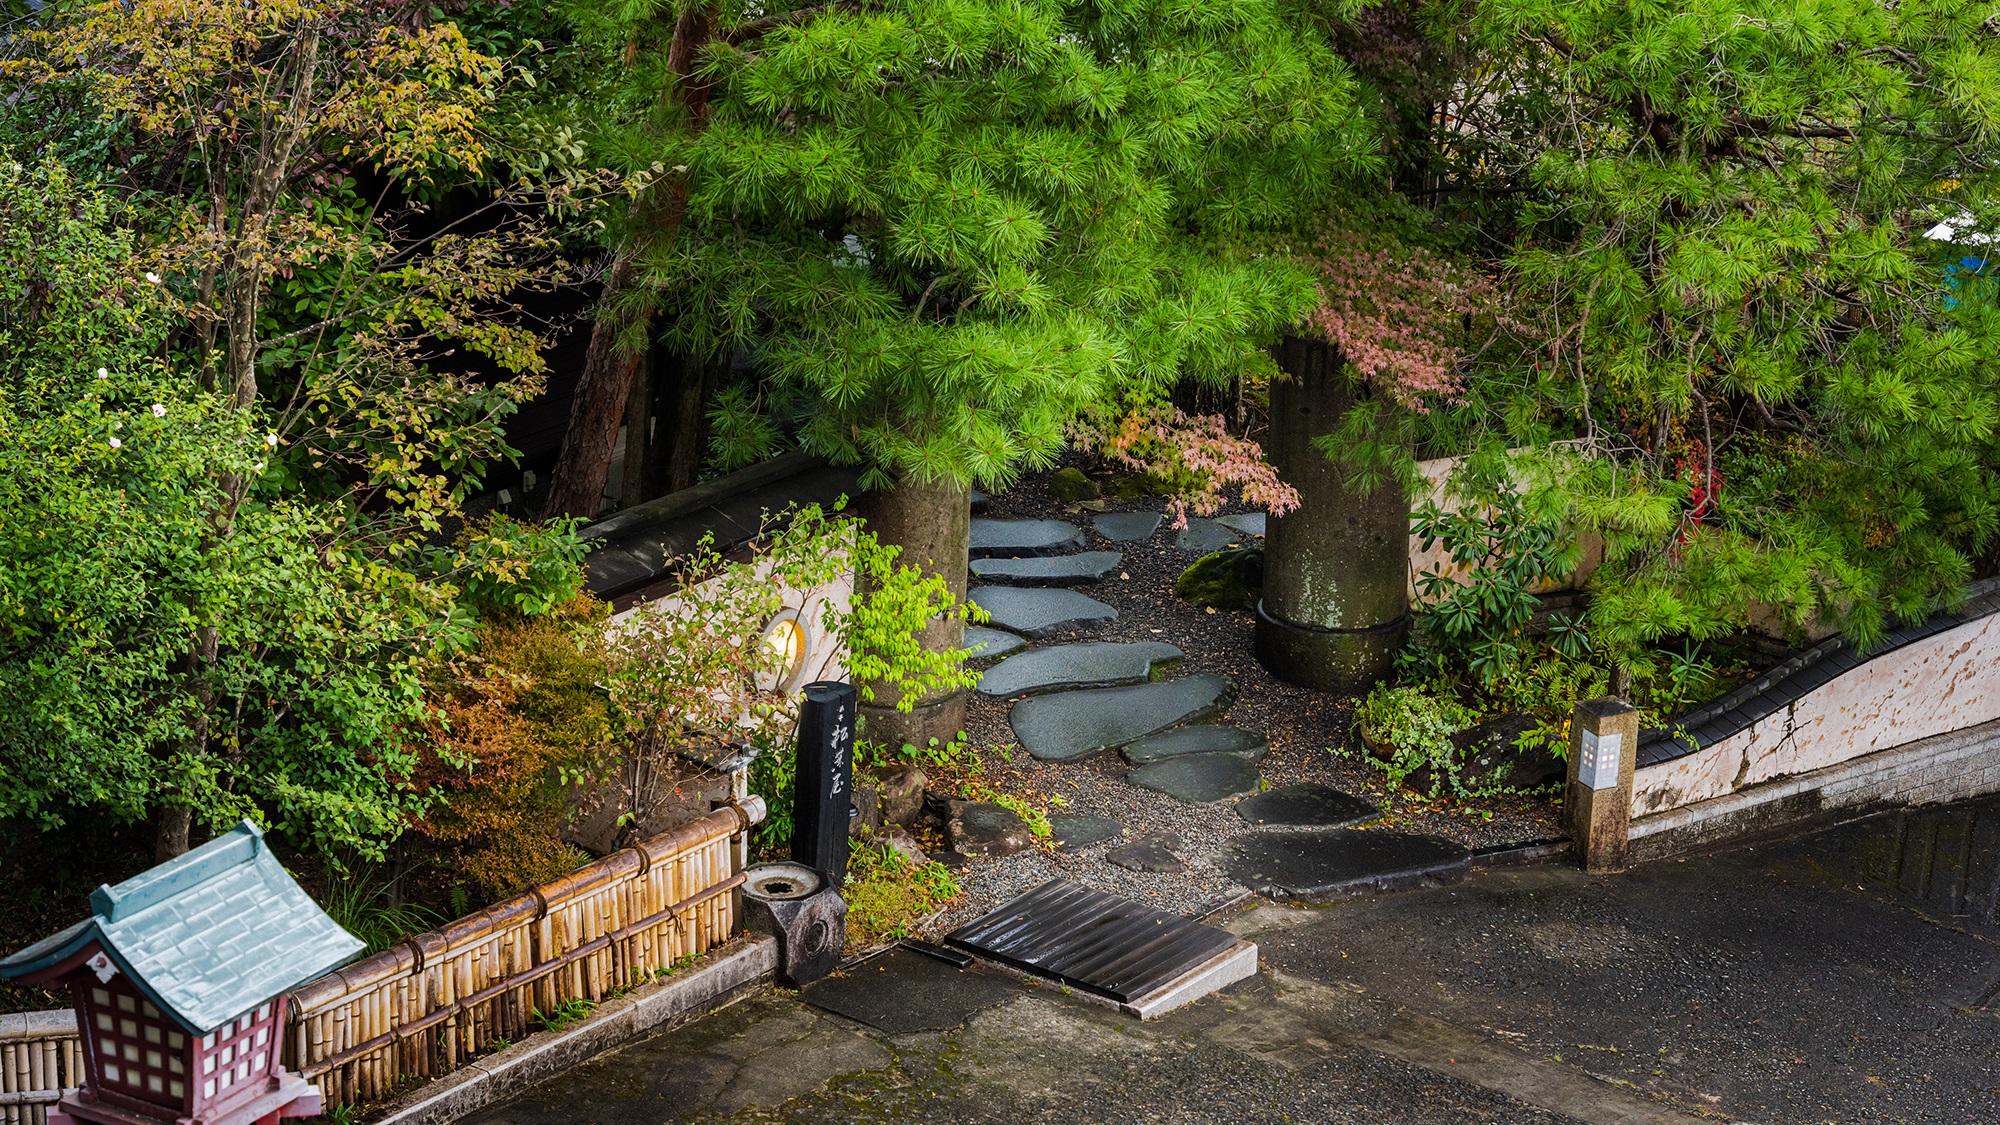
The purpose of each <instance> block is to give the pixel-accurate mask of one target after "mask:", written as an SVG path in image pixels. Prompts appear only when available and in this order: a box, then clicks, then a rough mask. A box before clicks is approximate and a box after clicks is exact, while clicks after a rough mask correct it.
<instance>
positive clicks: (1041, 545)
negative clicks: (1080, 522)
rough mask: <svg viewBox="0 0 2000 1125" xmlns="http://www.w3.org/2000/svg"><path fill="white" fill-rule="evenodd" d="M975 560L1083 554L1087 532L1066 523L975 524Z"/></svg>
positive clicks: (988, 522) (1025, 521) (990, 521)
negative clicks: (1078, 552) (1072, 552)
mask: <svg viewBox="0 0 2000 1125" xmlns="http://www.w3.org/2000/svg"><path fill="white" fill-rule="evenodd" d="M970 545H971V548H972V557H973V558H975V559H985V558H994V557H999V558H1010V557H1016V558H1017V557H1025V556H1037V555H1066V554H1069V553H1070V552H1071V551H1081V550H1083V530H1082V529H1081V528H1079V527H1077V526H1076V525H1075V524H1073V523H1064V522H1063V521H1062V520H989V519H977V518H975V519H974V520H973V521H972V537H971V540H970Z"/></svg>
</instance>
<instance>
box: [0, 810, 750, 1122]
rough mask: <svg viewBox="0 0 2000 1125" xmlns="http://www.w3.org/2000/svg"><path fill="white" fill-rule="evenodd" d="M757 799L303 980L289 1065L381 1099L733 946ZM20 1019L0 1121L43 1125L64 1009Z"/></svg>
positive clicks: (292, 1012)
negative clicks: (746, 839)
mask: <svg viewBox="0 0 2000 1125" xmlns="http://www.w3.org/2000/svg"><path fill="white" fill-rule="evenodd" d="M759 804H761V802H755V801H751V802H746V803H745V804H730V805H725V806H723V807H722V808H718V809H716V810H715V811H714V812H711V813H709V814H708V815H706V816H704V817H702V818H700V819H699V820H695V821H693V822H691V823H689V824H685V825H683V826H681V827H680V828H677V829H674V830H672V831H670V832H665V833H662V834H660V835H658V836H655V837H653V838H651V839H649V840H646V841H643V842H641V843H639V844H636V845H634V846H632V847H630V848H627V849H625V850H624V851H621V852H616V853H614V854H612V855H608V856H606V857H604V858H603V859H600V860H597V861H596V862H594V863H590V864H587V865H585V866H583V867H581V868H578V869H577V870H575V871H573V872H571V873H570V874H568V875H566V876H564V877H562V878H561V879H557V880H556V881H554V882H552V883H546V884H543V885H542V886H539V887H536V888H534V889H532V890H530V891H527V892H525V893H523V894H520V895H516V896H515V897H513V898H510V899H507V900H505V901H503V902H498V903H495V904H494V905H492V906H489V907H487V908H486V909H484V910H481V911H478V912H477V913H474V914H471V915H468V916H467V917H464V918H460V919H459V920H458V921H456V922H453V923H451V924H450V925H448V926H445V927H444V928H443V929H438V930H432V931H430V932H429V933H424V934H418V935H417V936H415V937H412V938H408V939H406V940H405V941H403V942H402V943H400V944H398V945H394V946H391V947H390V948H388V949H385V950H383V951H382V952H380V953H377V954H374V955H373V956H370V957H364V958H362V959H361V960H359V961H356V962H354V963H353V964H351V965H349V966H347V967H346V968H344V969H340V970H338V971H337V972H332V973H328V974H327V975H326V976H323V977H320V978H319V979H317V980H314V981H312V982H310V983H308V984H305V985H302V986H300V987H299V988H298V990H297V991H295V992H293V993H292V994H291V998H290V1001H289V1014H288V1017H287V1019H286V1026H285V1053H284V1064H285V1066H286V1068H287V1069H289V1070H291V1071H292V1072H294V1073H296V1074H300V1075H303V1076H304V1077H305V1078H307V1079H308V1080H310V1081H311V1082H312V1083H313V1084H314V1085H316V1086H318V1087H319V1090H320V1094H321V1096H322V1097H323V1098H324V1100H325V1102H326V1104H327V1105H329V1106H332V1105H337V1104H355V1103H359V1102H368V1101H376V1100H379V1099H380V1098H382V1097H383V1096H384V1095H386V1094H388V1093H390V1092H392V1091H393V1090H395V1089H396V1088H397V1087H398V1086H400V1085H402V1084H403V1083H404V1082H407V1081H411V1080H416V1081H422V1080H424V1079H427V1078H434V1077H436V1076H438V1075H441V1074H446V1073H449V1072H450V1071H452V1070H455V1069H457V1068H458V1067H459V1066H461V1065H463V1064H464V1063H465V1062H467V1061H468V1060H469V1059H471V1058H472V1057H473V1056H474V1055H477V1054H478V1053H480V1052H481V1051H484V1050H486V1049H487V1048H489V1047H492V1046H494V1045H495V1044H496V1043H499V1042H501V1041H511V1040H515V1039H519V1038H521V1037H522V1036H524V1035H527V1034H528V1033H530V1032H531V1031H533V1030H535V1029H536V1028H537V1027H538V1026H545V1025H547V1024H549V1023H550V1022H552V1018H553V1021H554V1022H561V1020H562V1018H563V1015H564V1013H565V1009H566V1008H567V1010H568V1012H569V1013H571V1014H574V1013H576V1012H577V1011H578V1009H579V1008H580V1007H581V1006H582V1005H581V1004H580V1003H579V1002H583V1003H594V1002H596V1001H599V1000H603V999H605V998H606V997H607V996H610V995H613V994H615V993H617V992H620V991H622V990H624V989H628V988H631V987H633V986H635V985H639V984H643V983H645V982H646V981H649V980H652V979H654V978H656V977H657V976H659V975H661V974H663V973H665V972H667V971H668V970H670V969H672V968H673V967H674V966H675V965H676V964H677V963H678V962H680V961H682V960H683V959H685V958H689V957H692V956H696V955H698V954H701V953H705V952H707V951H708V950H709V949H711V948H713V947H715V946H717V945H719V944H721V943H723V942H724V941H727V940H728V939H729V936H730V935H731V934H732V933H734V932H735V930H736V924H737V911H738V902H737V896H736V895H735V894H734V893H732V892H734V890H735V889H736V888H737V887H738V886H740V885H741V884H742V882H743V873H742V870H741V856H742V854H743V852H742V850H741V848H740V844H741V843H742V839H743V834H744V833H747V832H748V831H749V830H750V828H751V827H752V826H754V825H755V824H756V823H757V821H758V820H759V819H761V809H759V808H757V807H755V806H756V805H759ZM746 806H748V807H746ZM56 1017H61V1022H62V1025H63V1026H62V1027H61V1028H56V1027H55V1026H54V1024H55V1022H56ZM21 1018H23V1017H14V1016H9V1017H0V1019H9V1020H13V1019H21ZM26 1018H28V1019H31V1020H32V1019H37V1018H39V1019H40V1020H41V1025H40V1026H42V1030H41V1031H40V1032H39V1033H36V1034H32V1035H31V1034H27V1033H23V1034H22V1035H20V1036H18V1037H17V1038H12V1039H10V1038H8V1037H7V1035H6V1031H5V1029H6V1027H9V1026H11V1025H0V1125H17V1123H18V1125H43V1116H42V1106H43V1105H53V1104H54V1103H55V1101H56V1100H57V1098H58V1097H59V1096H60V1092H61V1090H62V1089H64V1088H68V1087H73V1086H75V1085H77V1084H78V1083H79V1082H80V1081H81V1078H82V1069H81V1067H82V1055H81V1053H80V1051H81V1049H80V1047H79V1045H78V1040H77V1032H76V1024H75V1018H74V1016H73V1015H72V1014H71V1013H69V1012H31V1013H28V1014H27V1017H26ZM17 1059H18V1062H17ZM58 1061H59V1062H60V1063H61V1065H62V1066H63V1067H65V1068H66V1069H62V1070H60V1071H58V1070H57V1069H55V1067H56V1065H57V1063H58Z"/></svg>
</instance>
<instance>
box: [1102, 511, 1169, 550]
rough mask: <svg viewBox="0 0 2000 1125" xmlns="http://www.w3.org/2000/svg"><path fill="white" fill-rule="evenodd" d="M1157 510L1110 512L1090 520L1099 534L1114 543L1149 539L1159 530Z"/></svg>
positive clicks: (1159, 517)
mask: <svg viewBox="0 0 2000 1125" xmlns="http://www.w3.org/2000/svg"><path fill="white" fill-rule="evenodd" d="M1160 519H1161V516H1160V513H1158V512H1110V513H1107V514H1105V515H1101V516H1099V517H1097V518H1096V519H1094V520H1091V521H1090V526H1092V527H1094V528H1096V529H1097V533H1098V534H1099V535H1102V536H1104V537H1105V538H1106V539H1109V540H1111V541H1112V542H1114V543H1134V542H1137V541H1138V540H1141V539H1151V538H1152V537H1153V533H1154V532H1155V531H1158V530H1160Z"/></svg>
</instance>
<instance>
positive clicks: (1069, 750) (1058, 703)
mask: <svg viewBox="0 0 2000 1125" xmlns="http://www.w3.org/2000/svg"><path fill="white" fill-rule="evenodd" d="M1235 694H1236V685H1235V684H1234V683H1233V682H1231V681H1230V680H1229V679H1228V678H1227V677H1225V676H1217V675H1200V676H1189V677H1187V678H1186V679H1182V680H1168V681H1165V682H1163V683H1154V684H1137V685H1134V686H1132V687H1114V688H1094V689H1092V690H1089V691H1066V692H1061V693H1058V694H1056V695H1037V696H1034V697H1033V698H1030V699H1024V700H1022V701H1021V702H1019V703H1016V704H1015V705H1014V710H1013V712H1012V713H1011V714H1009V715H1008V717H1007V721H1008V722H1009V723H1010V724H1012V725H1013V728H1014V734H1015V736H1016V737H1018V738H1020V740H1021V745H1022V746H1023V747H1024V748H1025V749H1026V750H1027V751H1028V753H1030V754H1033V755H1034V756H1035V757H1037V758H1040V759H1041V760H1043V761H1045V762H1070V761H1075V760H1076V759H1078V758H1083V757H1087V756H1089V755H1091V754H1095V753H1097V752H1098V751H1100V750H1110V749H1113V748H1114V747H1118V746H1123V745H1125V744H1126V743H1128V742H1130V741H1132V740H1133V739H1135V738H1144V737H1145V736H1147V735H1149V734H1152V733H1153V732H1154V731H1160V730H1165V729H1167V728H1168V727H1171V726H1175V725H1177V724H1180V723H1185V722H1189V721H1191V720H1195V719H1200V718H1205V717H1207V716H1209V715H1212V714H1215V713H1216V712H1218V711H1220V710H1222V709H1223V708H1224V707H1227V706H1228V705H1229V701H1230V700H1231V699H1232V698H1234V697H1235Z"/></svg>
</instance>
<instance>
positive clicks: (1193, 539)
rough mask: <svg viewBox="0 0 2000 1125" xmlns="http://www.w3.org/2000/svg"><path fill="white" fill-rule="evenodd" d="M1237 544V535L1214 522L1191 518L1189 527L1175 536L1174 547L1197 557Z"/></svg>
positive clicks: (1188, 523)
mask: <svg viewBox="0 0 2000 1125" xmlns="http://www.w3.org/2000/svg"><path fill="white" fill-rule="evenodd" d="M1234 542H1236V533H1235V532H1234V531H1231V530H1230V529H1228V528H1226V527H1224V526H1222V525H1221V524H1219V523H1217V522H1215V521H1214V520H1205V519H1199V518H1194V517H1190V518H1189V519H1188V521H1187V526H1186V527H1184V528H1182V529H1181V530H1180V531H1179V532H1178V533H1176V534H1175V535H1174V546H1176V547H1179V548H1180V549H1181V550H1183V551H1186V552H1188V553H1190V554H1195V555H1206V554H1209V553H1210V552H1213V551H1220V550H1222V549H1223V548H1224V547H1227V546H1229V545H1230V544H1231V543H1234Z"/></svg>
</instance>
